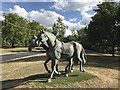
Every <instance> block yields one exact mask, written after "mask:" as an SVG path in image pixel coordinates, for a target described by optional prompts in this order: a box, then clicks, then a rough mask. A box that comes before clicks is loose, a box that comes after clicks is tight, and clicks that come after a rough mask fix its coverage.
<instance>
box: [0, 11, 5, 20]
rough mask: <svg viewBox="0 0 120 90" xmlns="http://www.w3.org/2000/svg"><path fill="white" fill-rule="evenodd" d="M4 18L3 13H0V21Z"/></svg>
mask: <svg viewBox="0 0 120 90" xmlns="http://www.w3.org/2000/svg"><path fill="white" fill-rule="evenodd" d="M4 19H5V18H4V16H3V11H0V21H3V20H4Z"/></svg>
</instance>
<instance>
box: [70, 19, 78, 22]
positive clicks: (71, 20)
mask: <svg viewBox="0 0 120 90" xmlns="http://www.w3.org/2000/svg"><path fill="white" fill-rule="evenodd" d="M76 20H77V18H70V19H69V21H70V22H75V21H76Z"/></svg>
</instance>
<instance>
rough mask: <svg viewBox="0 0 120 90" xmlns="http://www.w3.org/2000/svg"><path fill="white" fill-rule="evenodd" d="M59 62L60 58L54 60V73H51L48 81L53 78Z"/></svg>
mask: <svg viewBox="0 0 120 90" xmlns="http://www.w3.org/2000/svg"><path fill="white" fill-rule="evenodd" d="M52 61H53V60H52ZM57 64H58V60H57V59H55V62H54V65H53V71H52V73H51V75H50V78H49V79H48V82H51V79H52V78H53V75H54V72H56V66H57Z"/></svg>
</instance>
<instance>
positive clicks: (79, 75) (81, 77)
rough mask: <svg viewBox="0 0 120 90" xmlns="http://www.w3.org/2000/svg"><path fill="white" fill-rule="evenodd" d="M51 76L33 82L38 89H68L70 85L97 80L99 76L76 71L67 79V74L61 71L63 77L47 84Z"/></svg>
mask: <svg viewBox="0 0 120 90" xmlns="http://www.w3.org/2000/svg"><path fill="white" fill-rule="evenodd" d="M48 77H49V74H41V75H39V76H38V78H37V79H35V80H33V81H32V82H33V83H34V84H35V85H36V86H37V87H38V88H50V87H51V88H52V87H56V88H57V87H63V86H64V87H67V86H68V85H70V84H73V83H75V82H81V81H86V80H90V79H93V78H97V76H95V75H93V74H90V73H87V72H80V71H79V70H74V72H73V73H70V74H69V77H65V73H64V72H63V71H61V76H60V77H59V76H54V78H53V79H52V82H51V83H47V79H48Z"/></svg>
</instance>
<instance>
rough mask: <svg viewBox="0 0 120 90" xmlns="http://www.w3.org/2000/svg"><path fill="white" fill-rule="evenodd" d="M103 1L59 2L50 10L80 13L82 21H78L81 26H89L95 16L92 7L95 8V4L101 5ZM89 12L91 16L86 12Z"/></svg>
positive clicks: (71, 0) (77, 0) (75, 0)
mask: <svg viewBox="0 0 120 90" xmlns="http://www.w3.org/2000/svg"><path fill="white" fill-rule="evenodd" d="M102 2H103V0H74V2H73V0H70V1H69V2H67V1H60V2H57V1H56V2H55V3H54V5H53V6H52V8H54V9H56V10H64V11H78V12H80V15H82V20H80V23H81V24H89V23H90V20H91V17H93V16H94V15H95V12H93V10H92V9H93V7H95V6H96V5H97V4H101V3H102ZM89 11H91V12H92V14H89V13H88V12H89Z"/></svg>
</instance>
